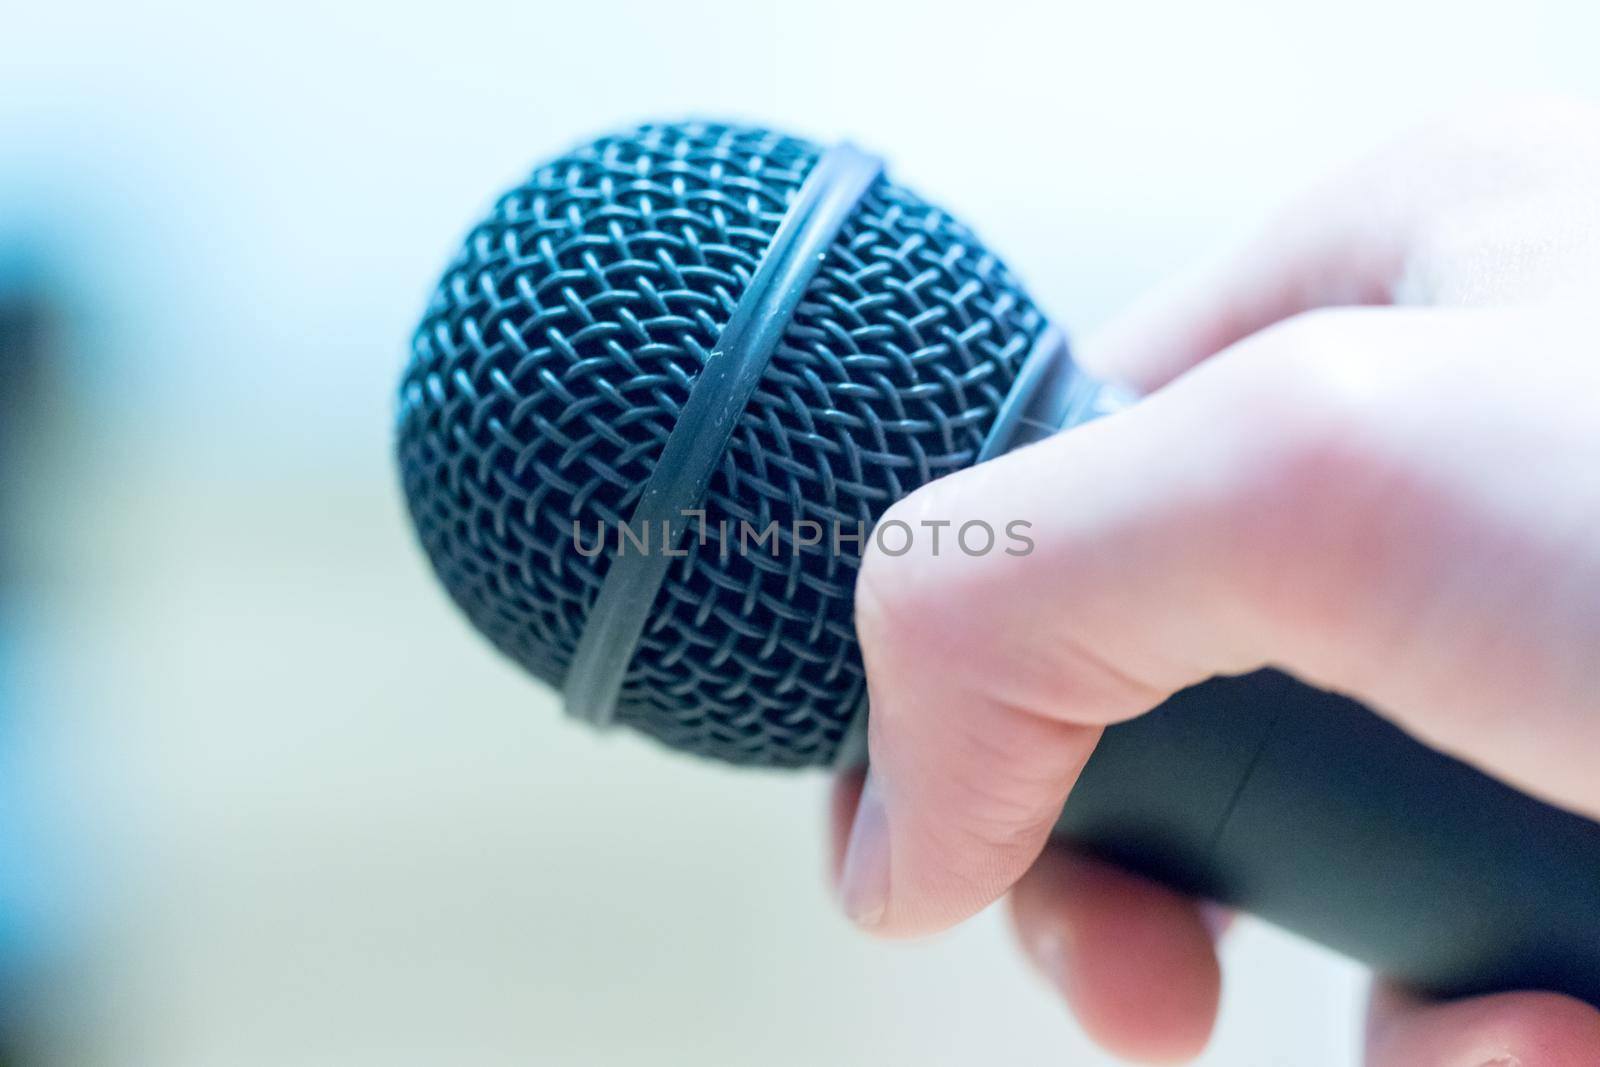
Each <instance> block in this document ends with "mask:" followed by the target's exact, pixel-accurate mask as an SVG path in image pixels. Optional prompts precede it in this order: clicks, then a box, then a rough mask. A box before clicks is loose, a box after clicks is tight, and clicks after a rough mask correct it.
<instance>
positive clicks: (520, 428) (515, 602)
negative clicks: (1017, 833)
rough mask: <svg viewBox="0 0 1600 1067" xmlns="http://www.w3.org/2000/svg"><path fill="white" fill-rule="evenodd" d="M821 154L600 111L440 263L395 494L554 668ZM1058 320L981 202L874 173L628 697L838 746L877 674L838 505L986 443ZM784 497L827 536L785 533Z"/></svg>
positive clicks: (862, 510) (755, 412)
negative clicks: (945, 201) (971, 207)
mask: <svg viewBox="0 0 1600 1067" xmlns="http://www.w3.org/2000/svg"><path fill="white" fill-rule="evenodd" d="M818 154H819V153H818V149H817V148H816V147H815V146H813V145H811V144H808V143H806V142H804V141H800V140H797V139H795V138H791V137H786V136H782V135H780V134H776V133H772V132H770V131H767V130H763V129H758V128H750V127H739V126H729V125H721V124H715V123H701V122H690V123H681V124H659V125H647V126H643V127H640V128H638V129H636V130H633V131H630V132H628V133H626V134H622V135H619V136H613V137H606V138H602V139H601V140H598V141H596V142H594V143H592V144H590V145H587V146H584V147H582V148H579V149H577V150H575V151H573V152H572V153H570V154H569V155H567V156H564V157H562V158H561V159H558V160H555V161H553V162H551V163H549V164H547V165H545V166H543V167H541V168H539V169H538V170H537V171H535V172H534V174H533V175H532V177H531V178H529V179H528V180H527V181H526V182H525V183H523V184H522V185H519V186H518V187H516V188H515V189H513V190H511V191H510V192H508V193H506V194H505V195H504V196H503V197H501V199H500V200H499V202H498V203H497V204H496V206H495V208H494V209H493V211H492V212H491V213H490V215H489V217H488V218H487V219H486V220H484V221H483V222H482V223H480V224H479V225H478V226H477V227H476V228H474V229H473V230H472V232H471V233H470V234H469V236H468V237H467V240H466V242H465V245H464V247H463V248H462V250H461V252H460V253H459V254H458V255H457V257H456V259H455V260H454V262H453V263H452V264H451V265H450V267H449V268H448V269H447V270H446V272H445V275H444V278H443V280H442V281H441V282H440V284H439V287H438V289H437V291H436V292H435V294H434V296H433V299H432V301H431V303H430V305H429V307H428V310H427V313H426V315H425V317H424V319H423V321H422V323H421V325H420V326H419V327H418V329H417V332H416V335H415V338H414V341H413V347H412V356H411V360H410V362H409V364H408V366H407V368H406V371H405V374H404V377H403V379H402V382H401V387H400V405H399V415H398V435H397V437H398V440H397V448H398V454H399V463H400V469H401V478H402V482H403V486H404V490H405V495H406V499H407V502H408V505H409V507H410V510H411V515H412V518H413V521H414V522H415V524H416V527H417V530H418V533H419V536H420V538H421V541H422V544H423V547H424V549H425V551H426V552H427V554H428V556H429V558H430V560H431V561H432V563H433V566H434V568H435V570H436V572H437V574H438V575H439V577H440V579H441V580H442V581H443V583H444V585H445V586H446V588H447V589H448V590H449V592H450V594H451V596H452V597H453V598H454V599H455V601H456V603H457V604H459V605H460V606H461V608H462V609H463V610H464V611H465V612H466V614H467V615H468V617H469V618H470V619H471V620H472V622H473V623H474V625H476V626H477V627H478V628H479V629H480V630H481V631H482V632H483V633H485V634H486V635H487V636H488V637H489V638H490V639H491V640H492V641H493V642H494V643H495V645H497V646H498V647H499V648H500V649H501V650H502V651H503V652H505V653H506V654H507V655H509V656H511V657H512V658H513V659H514V660H516V661H517V662H519V663H521V664H522V665H523V666H524V667H525V668H527V669H528V670H530V671H531V672H532V673H534V674H535V675H537V676H538V677H540V678H542V679H544V680H545V681H547V682H550V683H551V684H554V685H560V684H562V682H563V681H564V678H565V674H566V670H567V666H568V663H569V661H570V659H571V656H572V653H573V650H574V648H575V647H576V646H577V642H578V637H579V635H580V633H581V632H582V629H583V625H584V621H585V619H586V618H587V615H588V612H589V609H590V607H591V605H592V604H593V603H594V600H595V597H596V596H597V594H598V591H599V588H600V584H601V582H602V581H603V579H604V577H605V573H606V568H607V565H608V563H609V561H610V559H611V556H612V551H613V550H614V549H615V548H616V533H615V531H616V529H617V527H618V526H619V525H620V524H621V523H622V522H623V521H624V520H625V519H626V518H627V517H628V515H629V514H630V513H631V512H632V509H633V506H634V503H635V502H636V501H637V498H638V494H639V492H640V491H641V489H642V488H643V485H644V483H645V481H646V480H647V478H648V476H649V474H650V471H651V470H652V467H653V465H654V463H655V460H656V457H657V456H658V455H659V453H660V451H661V447H662V444H663V442H664V441H665V439H666V436H667V434H668V433H669V432H670V431H671V429H672V427H673V425H674V423H675V421H676V417H677V413H678V411H679V409H680V408H681V407H682V405H683V403H684V401H685V400H686V398H687V397H688V393H689V389H690V386H691V385H692V384H693V380H694V377H695V375H696V374H697V373H698V371H699V369H700V367H701V366H702V365H703V363H704V361H705V359H706V357H707V355H708V354H709V352H710V351H711V349H712V347H713V346H714V345H715V343H716V340H717V337H718V335H719V333H720V331H721V329H722V326H723V324H724V323H726V321H727V319H728V317H729V315H730V314H731V313H732V310H733V307H734V305H735V303H736V302H737V301H738V299H739V296H740V294H741V293H742V292H743V290H744V287H745V285H746V284H747V283H748V281H749V279H750V276H751V274H752V273H753V272H754V270H755V268H756V265H757V263H758V262H759V260H760V258H761V255H762V252H763V251H764V250H765V248H766V246H767V244H768V242H769V241H770V240H771V238H772V235H773V234H774V233H775V232H776V230H777V228H778V225H779V223H780V222H781V220H782V218H783V214H784V211H785V209H786V208H787V206H788V204H789V201H790V200H791V199H792V198H793V196H794V194H795V193H796V191H797V190H798V189H799V187H800V184H801V182H802V181H804V179H805V175H806V173H807V172H808V171H809V169H810V167H811V166H812V164H813V163H814V162H815V161H816V159H817V156H818ZM1043 326H1044V322H1043V319H1042V317H1041V316H1040V314H1039V312H1038V311H1037V310H1036V309H1035V307H1034V306H1033V304H1032V302H1031V301H1030V300H1029V299H1028V297H1027V296H1026V294H1024V293H1023V292H1022V290H1021V289H1020V287H1019V286H1018V285H1017V284H1016V282H1015V280H1014V279H1013V278H1012V276H1011V275H1010V273H1009V272H1008V271H1007V270H1006V269H1005V267H1004V266H1003V265H1002V264H1001V263H1000V262H999V261H998V260H996V259H995V258H994V257H993V256H992V255H990V254H989V253H987V252H986V251H985V250H984V249H983V247H982V245H980V244H979V243H978V242H977V240H976V239H975V238H974V237H973V236H972V234H971V233H970V232H968V231H967V230H966V228H965V227H963V226H962V225H961V224H960V223H959V222H957V221H956V220H954V219H952V218H951V217H950V216H949V215H947V214H945V213H944V212H942V211H940V210H939V209H937V208H935V207H932V206H931V205H929V204H927V203H926V202H924V201H922V200H921V199H920V198H918V197H917V196H916V195H915V194H913V193H911V192H909V191H907V190H905V189H903V188H901V187H899V186H897V185H895V184H893V183H890V182H888V181H886V180H881V179H880V180H879V181H878V182H877V183H876V185H875V186H874V187H873V188H872V189H871V190H870V191H869V192H868V194H867V195H866V196H865V197H864V198H863V200H862V201H861V203H860V204H859V205H858V207H857V209H856V211H855V213H854V215H853V216H852V218H851V219H850V221H849V222H848V223H847V224H846V225H845V227H844V229H843V231H842V232H841V233H840V235H839V237H838V238H837V239H836V240H835V242H834V244H833V247H832V248H831V249H830V250H829V252H828V254H827V256H826V258H825V259H824V261H823V263H822V268H821V270H820V272H819V274H818V275H817V277H816V278H815V280H814V281H813V282H812V284H811V285H810V287H809V288H808V289H807V291H806V294H805V297H804V299H803V300H802V301H801V304H800V307H799V309H798V311H797V312H796V314H795V316H794V320H793V322H792V323H791V324H790V326H789V329H788V331H787V332H786V334H785V337H784V339H783V341H782V342H781V343H780V345H779V347H778V349H777V351H776V353H775V354H774V356H773V359H772V362H771V364H770V365H769V366H768V368H767V370H766V372H765V375H764V377H763V378H762V380H761V383H760V385H759V386H758V387H757V390H756V392H755V394H754V396H753V397H752V399H751V401H750V402H749V404H748V405H747V406H746V409H745V411H744V413H743V415H742V416H741V418H740V420H739V422H738V424H737V427H736V429H735V431H734V434H733V437H732V440H731V441H730V444H729V446H728V449H727V451H726V453H725V454H724V456H723V459H722V462H721V464H720V465H719V467H718V469H717V472H716V474H715V476H714V477H713V479H712V482H711V486H710V490H709V493H708V495H707V499H706V501H705V503H704V505H703V507H704V512H705V526H706V528H707V529H708V530H709V531H710V532H711V536H710V538H709V539H708V540H706V541H705V542H704V543H701V542H700V541H699V540H698V539H697V538H696V537H695V536H693V532H692V533H691V536H689V537H687V538H686V539H685V541H684V543H683V545H682V548H683V549H684V550H685V552H686V553H687V554H686V555H685V556H684V558H682V559H676V560H674V561H673V563H672V566H671V568H670V570H669V573H668V576H667V578H666V580H665V582H664V583H663V586H662V588H661V590H660V592H659V594H658V595H657V597H656V601H655V604H654V606H653V608H652V611H651V615H650V622H649V625H648V626H647V628H646V631H645V634H644V636H643V639H642V641H641V643H640V646H639V648H638V649H637V651H636V652H635V654H634V656H633V659H632V661H631V663H630V665H629V669H628V674H627V677H626V680H625V682H624V685H623V690H622V694H621V698H620V701H619V703H618V708H617V716H616V718H617V721H620V722H625V723H628V724H629V725H631V726H633V727H635V728H637V729H640V730H642V731H644V732H645V733H648V734H650V735H652V736H655V737H657V738H659V739H661V740H663V741H665V742H666V743H668V744H670V745H673V746H675V747H679V748H683V749H687V750H690V751H693V752H696V753H699V754H702V755H709V756H714V757H717V758H721V759H724V760H729V761H732V762H737V763H749V764H765V765H781V766H798V765H806V764H823V763H827V762H829V761H830V760H831V759H832V758H833V755H834V752H835V750H836V749H837V748H838V746H839V743H840V741H841V740H842V738H843V736H844V733H845V730H846V728H847V726H848V724H849V720H850V718H851V717H852V716H853V714H854V712H855V710H856V707H857V705H858V704H859V703H860V701H861V699H862V696H863V693H864V684H865V683H864V676H863V671H862V666H861V659H860V653H859V650H858V648H857V645H856V640H855V633H854V629H853V627H852V624H851V604H852V596H853V589H854V582H855V576H856V571H857V569H858V565H859V559H858V557H857V555H856V553H855V550H854V547H853V545H852V544H850V543H849V542H846V543H845V544H844V547H843V551H841V552H835V551H834V546H833V545H832V544H831V540H832V536H831V535H832V531H833V530H834V529H843V530H844V531H845V532H846V533H848V534H853V533H854V532H855V529H856V524H857V523H862V524H864V526H865V527H866V528H867V529H868V530H870V529H871V526H872V523H873V522H874V521H875V520H876V519H877V518H878V516H880V515H881V514H882V513H883V511H884V510H885V509H887V508H888V506H889V505H890V504H892V503H893V502H894V501H895V500H898V499H899V498H901V497H903V496H905V495H907V494H908V493H910V492H911V491H912V490H914V489H916V488H917V487H918V486H920V485H922V484H923V483H925V482H928V481H930V480H932V479H934V478H937V477H939V476H940V475H943V474H947V473H950V472H952V471H955V470H959V469H961V468H963V467H966V466H969V465H971V463H972V462H973V461H974V460H975V458H976V455H977V452H978V449H979V447H980V446H981V444H982V442H983V439H984V436H985V435H986V433H987V432H988V429H989V426H990V424H991V423H992V422H993V420H994V417H995V414H996V411H997V410H998V407H999V405H1000V403H1001V401H1002V400H1003V398H1004V397H1005V395H1006V393H1007V391H1008V390H1009V388H1010V386H1011V384H1012V381H1013V379H1014V377H1015V375H1016V372H1017V369H1018V367H1019V366H1020V364H1021V362H1022V360H1023V359H1024V357H1025V356H1026V355H1027V353H1028V351H1029V349H1030V347H1031V346H1032V343H1033V341H1034V339H1035V337H1036V336H1037V335H1038V333H1039V332H1040V331H1041V330H1042V328H1043ZM796 520H806V521H810V522H815V523H819V524H821V527H822V529H823V531H824V534H823V537H822V543H821V544H818V545H814V546H799V545H797V544H796V543H795V540H794V537H793V531H794V525H793V524H794V523H795V521H796ZM575 522H576V523H578V527H577V529H578V533H579V537H580V538H581V542H582V544H583V545H584V546H585V547H586V548H589V547H592V546H593V544H594V543H595V538H596V536H597V533H598V528H597V523H602V524H604V526H603V528H604V530H605V531H606V539H607V550H606V551H605V552H601V553H599V554H598V555H594V556H592V557H591V556H589V555H586V554H584V553H583V552H580V551H578V548H577V546H576V545H575V544H574V523H575ZM741 522H744V523H748V524H749V527H750V529H751V530H753V531H757V532H761V531H765V530H766V529H768V527H769V524H773V523H775V524H776V526H775V529H776V531H777V537H778V542H777V545H778V548H777V551H776V553H775V554H774V553H773V550H772V545H773V542H771V541H769V542H767V543H765V544H762V545H759V546H758V545H757V544H756V543H755V542H754V541H750V542H748V543H747V544H746V545H745V546H744V548H743V550H741V546H740V543H739V530H740V523H741ZM724 523H726V524H727V525H726V528H727V530H728V537H727V547H728V551H726V552H723V551H721V550H719V544H718V538H717V531H718V530H719V529H722V528H723V526H722V524H724ZM807 532H809V531H807ZM654 549H655V546H653V547H652V550H654Z"/></svg>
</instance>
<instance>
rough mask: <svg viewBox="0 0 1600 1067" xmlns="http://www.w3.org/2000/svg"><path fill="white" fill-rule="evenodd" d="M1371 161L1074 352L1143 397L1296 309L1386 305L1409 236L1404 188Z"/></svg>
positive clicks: (1161, 290)
mask: <svg viewBox="0 0 1600 1067" xmlns="http://www.w3.org/2000/svg"><path fill="white" fill-rule="evenodd" d="M1372 170H1373V167H1372V166H1371V165H1367V166H1363V167H1361V168H1358V169H1357V170H1356V171H1354V172H1352V173H1350V174H1346V175H1341V176H1340V177H1338V178H1336V179H1334V180H1333V181H1330V182H1328V183H1326V184H1325V185H1323V186H1322V187H1320V188H1319V189H1317V190H1315V191H1314V192H1312V193H1311V194H1309V195H1307V196H1306V197H1304V198H1302V199H1301V200H1300V201H1299V202H1298V203H1297V204H1295V205H1294V206H1293V207H1291V208H1290V209H1289V210H1287V211H1285V212H1283V213H1282V214H1281V215H1280V216H1279V217H1278V218H1277V219H1276V220H1274V221H1273V222H1272V223H1271V224H1270V225H1268V226H1267V227H1266V229H1265V230H1264V231H1263V232H1262V233H1261V235H1260V236H1258V237H1257V238H1255V239H1254V240H1253V241H1251V242H1250V243H1248V244H1247V245H1245V246H1244V247H1243V248H1241V249H1239V250H1237V251H1234V252H1232V253H1230V254H1228V255H1226V256H1224V257H1222V258H1220V259H1219V260H1217V261H1216V262H1214V263H1209V264H1206V265H1204V266H1203V267H1201V268H1198V269H1195V270H1192V271H1190V272H1189V273H1187V274H1185V275H1182V276H1180V277H1178V278H1176V279H1174V280H1172V281H1170V282H1168V283H1166V284H1165V285H1163V286H1160V287H1158V288H1157V289H1155V290H1153V291H1151V292H1150V293H1149V294H1148V295H1146V296H1145V297H1143V298H1141V299H1140V300H1139V301H1137V302H1136V303H1135V304H1134V305H1133V306H1132V307H1130V308H1128V309H1126V310H1125V311H1124V312H1122V313H1121V314H1120V315H1118V316H1117V317H1116V318H1115V319H1113V320H1112V321H1111V323H1109V324H1108V325H1107V326H1105V327H1104V328H1102V329H1101V330H1100V331H1099V332H1098V333H1096V334H1094V335H1092V336H1090V337H1089V338H1088V339H1087V340H1086V341H1085V342H1084V343H1083V344H1082V345H1081V346H1080V348H1079V350H1078V351H1077V353H1076V357H1077V359H1078V361H1079V362H1080V363H1082V364H1083V366H1084V367H1085V368H1086V369H1087V370H1088V371H1089V372H1090V373H1092V374H1096V375H1098V376H1100V377H1103V378H1107V379H1111V380H1115V381H1120V382H1124V383H1126V384H1128V385H1131V386H1133V387H1135V388H1136V389H1138V390H1139V391H1141V392H1149V391H1152V390H1154V389H1156V388H1159V387H1160V386H1162V385H1165V384H1166V383H1167V382H1169V381H1171V380H1172V379H1174V378H1176V377H1177V376H1178V375H1179V374H1182V373H1183V372H1184V371H1186V370H1188V369H1189V368H1190V367H1193V366H1194V365H1195V364H1197V363H1199V362H1200V361H1201V360H1204V359H1208V358H1210V357H1211V356H1213V355H1215V354H1216V353H1218V352H1220V351H1222V350H1223V349H1224V348H1227V347H1228V346H1229V345H1232V344H1234V343H1236V342H1238V341H1241V340H1243V339H1244V338H1246V337H1249V336H1250V335H1251V334H1253V333H1257V332H1259V331H1261V330H1264V329H1266V328H1267V327H1268V326H1271V325H1273V324H1274V323H1277V322H1281V321H1283V320H1284V319H1288V318H1291V317H1293V316H1295V315H1297V314H1300V313H1301V312H1304V311H1312V310H1315V309H1318V308H1325V307H1348V306H1357V305H1373V304H1388V303H1391V302H1392V301H1393V299H1394V296H1395V291H1396V288H1397V287H1398V286H1399V285H1400V283H1401V280H1402V278H1403V277H1404V275H1405V269H1406V264H1407V259H1408V255H1409V254H1410V253H1411V252H1412V250H1413V249H1414V247H1415V245H1416V243H1417V239H1416V237H1415V236H1414V235H1415V234H1416V232H1417V226H1416V225H1415V217H1416V215H1417V214H1418V210H1419V209H1418V206H1417V204H1416V202H1415V201H1414V200H1412V199H1410V198H1409V197H1407V196H1406V195H1404V190H1405V189H1407V188H1408V186H1407V185H1406V183H1403V182H1396V181H1393V180H1392V179H1391V180H1389V181H1385V182H1373V181H1371V180H1369V179H1368V178H1367V177H1366V175H1367V174H1369V173H1370V172H1371V171H1372Z"/></svg>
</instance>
